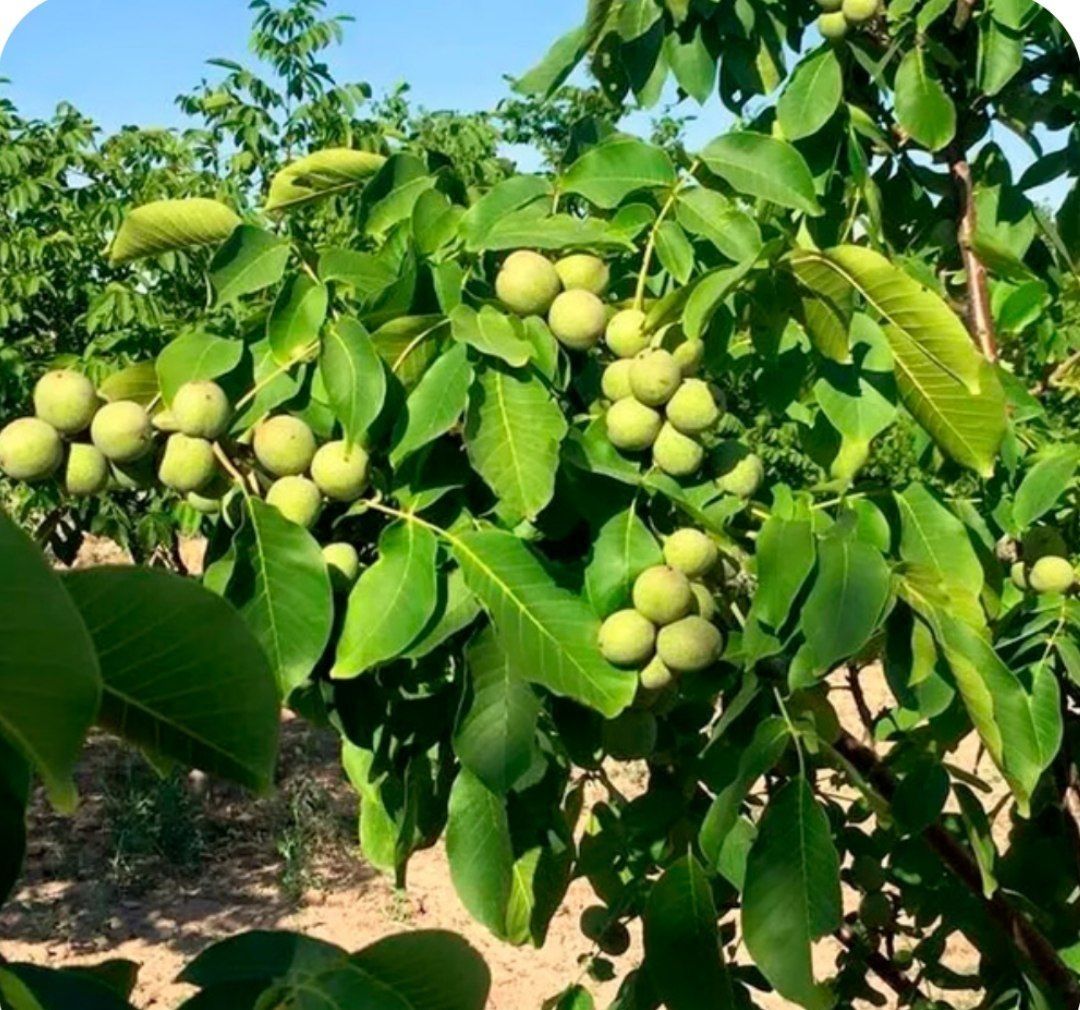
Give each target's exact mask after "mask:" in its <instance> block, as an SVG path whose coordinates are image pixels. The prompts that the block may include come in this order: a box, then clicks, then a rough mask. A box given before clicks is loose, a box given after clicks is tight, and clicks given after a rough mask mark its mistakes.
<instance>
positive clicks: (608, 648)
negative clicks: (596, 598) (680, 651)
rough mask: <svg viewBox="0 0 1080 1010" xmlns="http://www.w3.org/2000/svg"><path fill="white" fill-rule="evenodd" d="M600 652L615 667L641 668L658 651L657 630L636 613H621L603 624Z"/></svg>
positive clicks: (647, 620)
mask: <svg viewBox="0 0 1080 1010" xmlns="http://www.w3.org/2000/svg"><path fill="white" fill-rule="evenodd" d="M598 641H599V645H600V652H601V653H602V654H603V656H604V659H606V660H607V661H608V662H609V663H614V664H615V665H616V666H641V665H642V663H646V662H648V660H649V658H650V657H651V656H652V654H653V653H654V652H655V651H656V627H655V626H654V625H653V623H652V621H650V620H649V619H648V618H646V617H643V616H642V615H641V614H639V613H638V612H637V611H636V610H620V611H618V613H615V614H612V615H611V616H610V617H609V618H608V619H607V620H606V621H604V623H603V624H601V625H600V637H599V640H598Z"/></svg>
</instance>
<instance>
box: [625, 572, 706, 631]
mask: <svg viewBox="0 0 1080 1010" xmlns="http://www.w3.org/2000/svg"><path fill="white" fill-rule="evenodd" d="M633 597H634V609H635V610H637V612H638V613H639V614H641V616H642V617H645V618H647V619H648V620H650V621H652V623H653V624H656V625H660V626H661V627H663V626H664V625H665V624H671V623H672V622H673V621H678V620H680V619H681V618H683V617H685V616H686V615H687V614H689V613H690V611H691V610H692V609H693V607H694V591H693V590H692V589H691V588H690V580H689V579H688V578H687V577H686V576H685V575H683V573H682V572H680V571H677V570H676V569H674V568H671V567H669V566H668V565H657V566H656V567H654V568H647V569H646V570H645V571H644V572H642V573H641V574H640V575H639V576H638V577H637V581H636V582H634V591H633Z"/></svg>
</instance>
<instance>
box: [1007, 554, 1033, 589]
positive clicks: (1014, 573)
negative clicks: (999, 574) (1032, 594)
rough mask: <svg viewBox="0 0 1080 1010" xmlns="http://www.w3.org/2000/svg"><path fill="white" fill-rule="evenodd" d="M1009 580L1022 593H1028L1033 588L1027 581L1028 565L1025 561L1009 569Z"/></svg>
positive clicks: (1018, 562)
mask: <svg viewBox="0 0 1080 1010" xmlns="http://www.w3.org/2000/svg"><path fill="white" fill-rule="evenodd" d="M1009 578H1010V579H1011V580H1012V584H1013V585H1014V586H1016V588H1017V589H1019V590H1020V591H1021V592H1025V593H1026V592H1027V591H1028V589H1030V588H1031V587H1030V586H1029V585H1028V579H1027V565H1025V564H1024V562H1023V561H1017V562H1016V563H1015V564H1014V565H1013V566H1012V568H1010V569H1009Z"/></svg>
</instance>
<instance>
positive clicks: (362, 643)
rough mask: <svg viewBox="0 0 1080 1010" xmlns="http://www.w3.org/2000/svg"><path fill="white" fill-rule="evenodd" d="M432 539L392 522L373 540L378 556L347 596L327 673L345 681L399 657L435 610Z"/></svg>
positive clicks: (416, 525) (429, 534) (435, 546)
mask: <svg viewBox="0 0 1080 1010" xmlns="http://www.w3.org/2000/svg"><path fill="white" fill-rule="evenodd" d="M437 549H438V542H437V541H436V539H435V536H434V534H433V533H432V532H431V531H430V530H428V529H426V528H425V527H423V526H421V525H420V524H419V523H415V522H406V523H397V524H395V525H393V526H389V527H387V529H386V531H385V532H384V533H383V535H382V536H381V537H380V538H379V560H378V561H377V562H375V564H373V565H372V566H371V567H370V568H368V569H367V570H366V571H365V572H364V573H363V574H362V575H361V576H360V580H359V581H358V582H357V583H356V585H355V586H354V587H353V591H352V593H351V594H350V595H349V607H348V610H347V612H346V614H345V625H344V628H343V629H342V632H341V640H340V641H339V642H338V647H337V656H336V657H335V659H334V668H333V670H332V671H331V676H332V677H335V678H338V679H347V678H350V677H356V676H359V675H360V674H361V673H365V672H366V671H368V670H370V669H371V668H372V667H375V666H378V665H379V664H380V663H385V662H386V661H387V660H390V659H395V658H397V657H398V656H399V655H401V654H402V653H403V652H404V651H405V650H406V649H407V648H408V647H409V645H410V644H411V643H412V642H413V641H414V640H415V639H416V637H417V636H418V635H419V634H420V633H421V632H422V631H423V630H424V627H425V626H426V625H427V622H428V620H429V619H430V618H431V615H432V614H433V613H434V611H435V604H436V601H437V587H436V574H435V560H436V553H437Z"/></svg>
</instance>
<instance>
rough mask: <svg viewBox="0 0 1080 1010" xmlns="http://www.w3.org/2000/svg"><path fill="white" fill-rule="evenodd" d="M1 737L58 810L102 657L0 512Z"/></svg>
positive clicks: (68, 804) (93, 708)
mask: <svg viewBox="0 0 1080 1010" xmlns="http://www.w3.org/2000/svg"><path fill="white" fill-rule="evenodd" d="M0 559H2V561H0V569H2V571H3V575H4V577H3V579H2V580H0V640H2V641H3V643H4V646H3V648H2V649H0V736H3V738H4V739H5V740H7V742H8V743H10V744H11V745H12V746H13V747H15V749H16V750H17V751H18V752H19V753H20V754H21V755H22V756H23V757H24V758H25V759H26V760H27V761H29V762H30V763H31V764H32V765H33V766H34V768H35V769H36V770H37V772H38V774H39V775H41V777H42V779H43V780H44V782H45V785H46V787H47V788H48V790H49V796H50V798H51V799H52V801H53V803H54V804H56V805H57V806H59V807H61V808H63V809H65V810H70V809H72V808H73V807H74V805H75V799H76V795H75V783H74V781H73V778H72V775H73V772H74V769H75V762H76V761H77V759H78V757H79V753H80V752H81V751H82V746H83V739H84V738H85V736H86V732H87V730H89V728H90V724H91V723H92V722H93V720H94V717H95V715H96V714H97V710H98V702H99V698H100V692H101V677H100V673H99V667H98V658H97V649H96V647H95V645H94V640H93V639H92V638H91V637H90V633H89V632H88V631H87V629H86V625H85V623H84V622H83V619H82V616H81V615H80V613H79V610H78V608H77V607H76V606H75V603H74V602H73V601H72V599H71V597H70V595H69V594H68V593H67V592H66V591H65V589H64V587H63V585H62V584H61V582H60V579H59V578H58V577H57V576H56V575H55V574H54V573H53V572H52V571H51V570H50V568H49V566H48V565H47V564H46V562H45V559H44V557H43V555H42V554H41V552H40V551H39V550H38V549H37V547H36V546H35V545H34V543H33V541H32V540H31V539H30V538H29V537H28V536H27V535H26V534H25V533H23V532H22V531H21V530H20V529H19V528H18V527H17V526H16V525H15V524H14V523H13V522H12V521H11V520H10V519H9V518H8V517H7V516H6V515H5V514H3V513H2V512H0Z"/></svg>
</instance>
